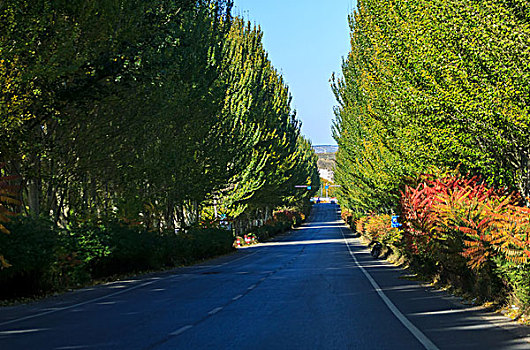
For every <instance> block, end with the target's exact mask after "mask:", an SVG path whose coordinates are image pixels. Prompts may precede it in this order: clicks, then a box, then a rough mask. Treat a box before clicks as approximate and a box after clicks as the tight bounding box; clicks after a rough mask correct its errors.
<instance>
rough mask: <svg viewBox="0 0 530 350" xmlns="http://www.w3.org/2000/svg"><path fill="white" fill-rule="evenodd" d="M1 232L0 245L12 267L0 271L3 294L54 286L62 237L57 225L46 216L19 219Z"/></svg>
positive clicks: (14, 220)
mask: <svg viewBox="0 0 530 350" xmlns="http://www.w3.org/2000/svg"><path fill="white" fill-rule="evenodd" d="M6 227H7V228H8V230H9V231H10V232H11V233H10V234H2V235H0V247H2V253H3V255H4V257H5V259H6V260H7V261H8V262H9V263H10V264H11V267H9V268H6V269H1V270H0V282H1V283H0V284H1V285H2V288H1V289H0V293H1V295H2V296H3V297H5V296H12V295H28V294H35V293H41V292H43V291H44V290H47V289H49V288H50V287H51V284H52V280H53V278H52V276H50V273H51V271H52V266H53V264H54V262H55V261H57V252H56V250H57V247H58V246H59V243H60V239H59V235H58V231H57V230H55V228H54V226H53V224H52V223H51V222H49V221H46V220H43V219H34V218H29V217H24V218H16V219H13V220H12V221H11V222H10V223H8V224H6Z"/></svg>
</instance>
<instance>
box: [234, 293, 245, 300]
mask: <svg viewBox="0 0 530 350" xmlns="http://www.w3.org/2000/svg"><path fill="white" fill-rule="evenodd" d="M242 297H243V294H239V295H238V296H235V297H233V298H232V300H233V301H236V300H238V299H241V298H242Z"/></svg>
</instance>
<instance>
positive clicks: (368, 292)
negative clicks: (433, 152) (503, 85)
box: [0, 204, 530, 350]
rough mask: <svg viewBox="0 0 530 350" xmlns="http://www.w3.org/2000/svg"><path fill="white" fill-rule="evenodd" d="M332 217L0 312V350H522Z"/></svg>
mask: <svg viewBox="0 0 530 350" xmlns="http://www.w3.org/2000/svg"><path fill="white" fill-rule="evenodd" d="M338 210H339V208H338V206H336V205H334V204H318V205H316V206H315V208H314V212H313V216H312V218H311V221H310V222H308V223H307V224H305V225H304V226H302V227H300V228H298V229H296V230H293V231H292V232H291V233H289V234H287V235H284V236H281V237H280V238H278V239H277V240H276V241H274V242H269V243H265V244H260V245H258V246H254V247H250V248H246V249H240V250H239V251H238V252H237V253H234V254H231V255H229V256H224V257H221V258H218V259H214V260H211V261H209V262H207V263H204V264H201V265H196V266H193V267H187V268H180V269H176V270H173V271H171V272H166V273H160V274H154V275H149V276H144V277H141V278H138V279H132V280H127V281H119V282H114V283H110V284H107V285H103V286H98V287H94V288H87V289H83V290H80V291H76V292H72V293H68V294H65V295H63V296H59V297H54V298H49V299H47V300H44V301H41V302H37V303H32V304H29V305H22V306H15V307H8V308H0V349H2V350H8V349H113V350H117V349H407V350H413V349H466V350H470V349H530V343H529V342H528V338H523V337H521V336H520V335H519V336H518V335H517V333H515V332H514V331H513V330H515V331H521V328H520V327H517V326H515V325H514V324H513V323H511V322H510V321H509V320H507V319H505V318H502V317H495V316H491V315H489V314H488V313H487V312H486V311H484V310H482V309H480V308H478V307H471V306H467V307H466V306H463V305H461V304H460V303H459V300H458V299H457V298H455V297H451V296H449V295H447V294H445V293H444V292H440V291H436V290H434V289H429V288H426V287H422V286H421V285H420V284H418V283H417V282H413V281H410V280H408V279H406V278H403V275H404V274H406V272H405V271H402V270H401V269H399V268H397V267H395V266H393V265H391V264H388V263H386V262H383V261H378V260H374V259H373V258H372V257H371V256H370V255H369V252H368V250H367V249H366V248H365V247H363V246H362V245H361V244H360V243H359V242H358V240H357V239H356V238H354V237H353V236H352V234H351V233H350V232H349V231H348V230H347V229H346V227H345V226H344V225H343V223H342V222H341V221H340V220H339V214H338Z"/></svg>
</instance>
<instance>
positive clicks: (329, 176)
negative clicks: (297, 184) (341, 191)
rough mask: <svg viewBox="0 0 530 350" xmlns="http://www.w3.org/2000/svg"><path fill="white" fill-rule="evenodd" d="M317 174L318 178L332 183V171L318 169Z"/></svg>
mask: <svg viewBox="0 0 530 350" xmlns="http://www.w3.org/2000/svg"><path fill="white" fill-rule="evenodd" d="M318 173H319V174H320V177H321V178H323V179H326V180H328V181H330V182H333V175H334V174H333V171H332V170H328V169H318Z"/></svg>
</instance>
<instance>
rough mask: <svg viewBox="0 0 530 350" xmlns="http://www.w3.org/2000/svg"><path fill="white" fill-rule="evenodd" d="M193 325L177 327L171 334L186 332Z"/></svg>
mask: <svg viewBox="0 0 530 350" xmlns="http://www.w3.org/2000/svg"><path fill="white" fill-rule="evenodd" d="M192 327H193V326H192V325H187V326H184V327H182V328H179V329H177V330H176V331H174V332H173V333H170V334H169V335H180V334H182V333H184V332H186V331H187V330H188V329H190V328H192Z"/></svg>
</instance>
